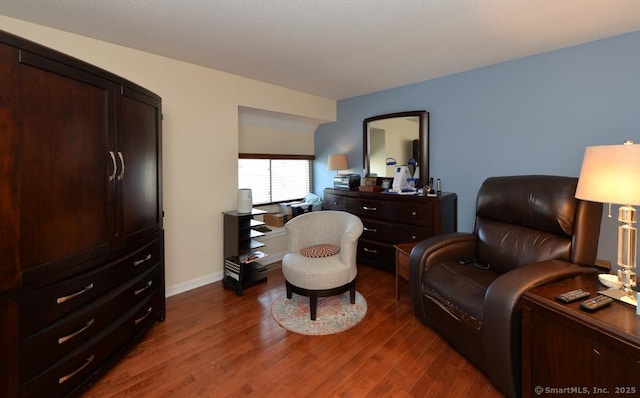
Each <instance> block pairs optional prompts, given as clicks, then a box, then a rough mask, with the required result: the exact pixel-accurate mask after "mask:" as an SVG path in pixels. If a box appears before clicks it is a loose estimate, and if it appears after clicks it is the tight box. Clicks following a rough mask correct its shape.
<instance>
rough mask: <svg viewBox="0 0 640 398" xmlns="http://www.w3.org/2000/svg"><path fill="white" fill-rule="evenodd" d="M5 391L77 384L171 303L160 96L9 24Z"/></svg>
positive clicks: (46, 391)
mask: <svg viewBox="0 0 640 398" xmlns="http://www.w3.org/2000/svg"><path fill="white" fill-rule="evenodd" d="M0 69H2V73H0V87H2V92H3V93H4V94H6V95H0V109H1V110H2V111H0V126H2V127H1V128H0V143H1V144H0V159H1V161H0V203H1V204H2V205H1V207H2V217H0V235H1V236H2V238H1V239H0V258H2V262H1V263H0V324H1V325H2V327H1V328H0V330H1V331H0V352H2V355H0V396H3V397H18V396H23V397H27V396H47V397H60V396H67V395H78V394H80V393H81V391H82V390H83V389H84V388H85V387H86V386H87V385H88V384H89V383H90V382H91V380H93V379H94V378H96V377H98V376H99V375H100V374H102V373H103V372H104V371H105V370H106V369H107V368H108V366H109V365H111V364H113V363H114V362H115V361H117V360H118V359H119V358H121V357H122V356H123V355H124V354H125V353H126V351H127V349H128V348H129V347H131V346H132V345H133V344H135V342H136V341H138V339H139V338H140V336H142V334H143V333H144V332H145V331H146V330H147V329H149V328H150V327H151V326H152V325H153V324H154V323H155V322H156V321H158V320H163V319H164V316H165V289H164V241H163V239H164V238H163V229H162V228H163V222H162V217H163V211H162V196H161V193H162V186H161V184H162V172H161V153H162V149H161V118H162V115H161V100H160V97H158V96H157V95H155V94H154V93H152V92H150V91H148V90H146V89H144V88H142V87H140V86H138V85H136V84H134V83H131V82H129V81H127V80H125V79H122V78H120V77H118V76H115V75H113V74H111V73H109V72H106V71H104V70H101V69H99V68H97V67H94V66H92V65H89V64H86V63H84V62H82V61H79V60H77V59H74V58H71V57H69V56H67V55H64V54H61V53H59V52H56V51H53V50H51V49H48V48H45V47H42V46H40V45H38V44H35V43H33V42H30V41H27V40H24V39H22V38H19V37H16V36H14V35H11V34H8V33H6V32H2V31H0Z"/></svg>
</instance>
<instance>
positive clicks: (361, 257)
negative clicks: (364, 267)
mask: <svg viewBox="0 0 640 398" xmlns="http://www.w3.org/2000/svg"><path fill="white" fill-rule="evenodd" d="M395 256H396V251H395V248H394V247H393V245H390V244H385V243H381V242H375V241H370V240H367V239H360V240H359V241H358V261H359V262H360V261H362V262H366V263H373V264H376V265H379V266H380V267H381V268H383V269H386V270H389V271H393V270H395V263H396V262H395V261H396V257H395Z"/></svg>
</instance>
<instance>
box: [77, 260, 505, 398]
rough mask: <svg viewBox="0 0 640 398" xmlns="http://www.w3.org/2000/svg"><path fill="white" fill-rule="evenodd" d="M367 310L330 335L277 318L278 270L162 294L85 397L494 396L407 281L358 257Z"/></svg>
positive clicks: (281, 282) (280, 280)
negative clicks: (162, 305) (240, 283)
mask: <svg viewBox="0 0 640 398" xmlns="http://www.w3.org/2000/svg"><path fill="white" fill-rule="evenodd" d="M358 270H359V275H358V284H357V290H358V291H359V292H360V293H361V294H362V295H363V296H364V298H365V299H366V301H367V306H368V311H367V315H366V316H365V318H364V319H363V320H362V322H361V323H360V324H358V325H357V326H355V327H354V328H352V329H350V330H348V331H345V332H342V333H339V334H335V335H330V336H305V335H300V334H296V333H292V332H289V331H287V330H285V329H283V328H282V327H280V326H279V325H278V324H277V322H275V320H274V319H273V317H272V315H271V303H272V302H273V301H274V300H275V298H276V297H277V296H278V295H280V294H284V280H283V278H282V273H281V271H280V269H278V268H276V269H275V270H272V271H269V272H267V273H266V275H267V276H268V281H267V282H266V283H263V284H260V285H257V286H254V287H252V288H250V289H247V290H245V292H244V295H243V296H242V297H238V296H237V295H236V294H235V293H234V292H232V291H230V290H225V289H223V287H222V284H221V282H216V283H212V284H209V285H206V286H203V287H201V288H198V289H194V290H192V291H189V292H186V293H182V294H179V295H176V296H173V297H169V298H168V299H167V317H166V320H165V321H164V322H161V323H159V324H157V325H155V326H154V327H153V328H152V329H151V330H150V331H149V333H147V335H146V336H145V337H144V339H143V340H142V341H141V342H140V343H139V344H138V345H137V346H135V347H134V348H133V349H132V350H131V351H130V352H129V353H128V354H127V355H126V357H125V358H124V359H123V360H122V361H121V362H119V363H118V364H117V365H116V366H114V367H113V368H112V369H110V370H109V371H108V372H107V373H106V374H105V375H104V376H103V377H102V378H101V379H100V380H98V381H97V382H96V384H95V385H94V386H92V387H91V388H90V389H89V390H87V391H86V392H85V394H84V396H85V397H92V398H93V397H95V398H103V397H105V398H106V397H151V396H153V397H170V396H171V397H272V396H274V397H323V398H324V397H367V396H371V397H436V396H459V397H464V396H469V394H471V393H472V394H473V396H486V397H500V396H501V395H500V393H499V392H498V391H497V390H495V388H494V387H493V386H492V385H491V384H490V383H489V381H488V379H487V377H486V375H484V374H483V373H482V372H480V371H478V370H477V369H476V368H475V367H474V366H473V365H471V364H470V363H469V362H468V361H467V360H466V359H465V358H464V357H462V356H461V355H460V354H459V353H457V352H456V351H455V350H454V349H453V348H451V346H449V345H448V344H447V343H446V342H445V341H444V340H443V339H442V337H441V336H439V335H438V334H437V333H435V332H434V331H433V330H431V329H430V328H428V327H426V326H425V325H423V324H422V323H421V322H420V321H418V319H417V318H415V317H414V316H413V312H412V309H411V299H410V297H409V291H408V285H407V284H401V285H400V299H399V300H397V301H396V299H395V279H394V276H393V275H392V274H389V273H387V272H384V271H380V270H378V269H375V268H371V267H367V266H359V268H358Z"/></svg>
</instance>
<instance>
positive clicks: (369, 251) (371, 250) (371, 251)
mask: <svg viewBox="0 0 640 398" xmlns="http://www.w3.org/2000/svg"><path fill="white" fill-rule="evenodd" d="M364 251H366V252H367V253H373V254H378V251H377V250H374V249H367V248H366V247H365V248H364Z"/></svg>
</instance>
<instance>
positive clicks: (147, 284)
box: [133, 281, 153, 296]
mask: <svg viewBox="0 0 640 398" xmlns="http://www.w3.org/2000/svg"><path fill="white" fill-rule="evenodd" d="M152 284H153V281H149V282H147V283H146V284H145V285H144V287H142V288H140V289H138V290H136V291H135V292H133V294H134V295H136V296H137V295H139V294H140V293H142V292H144V291H145V290H147V289H148V288H150V287H151V285H152Z"/></svg>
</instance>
